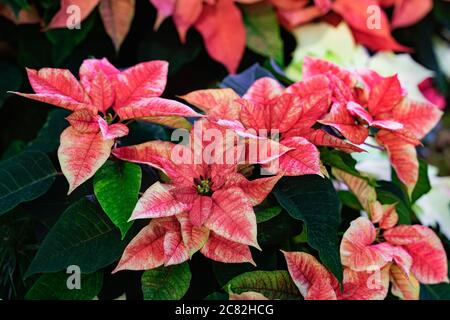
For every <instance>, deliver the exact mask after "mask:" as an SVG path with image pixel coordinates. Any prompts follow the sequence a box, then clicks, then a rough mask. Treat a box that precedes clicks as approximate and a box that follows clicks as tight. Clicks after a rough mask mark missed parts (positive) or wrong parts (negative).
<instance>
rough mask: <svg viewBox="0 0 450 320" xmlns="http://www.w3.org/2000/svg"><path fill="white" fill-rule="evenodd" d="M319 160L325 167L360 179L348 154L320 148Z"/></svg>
mask: <svg viewBox="0 0 450 320" xmlns="http://www.w3.org/2000/svg"><path fill="white" fill-rule="evenodd" d="M320 159H321V160H322V162H323V163H324V164H325V165H328V166H330V167H334V168H337V169H340V170H342V171H345V172H348V173H351V174H352V175H354V176H357V177H361V175H360V173H359V172H358V171H357V170H356V169H355V165H356V160H355V159H353V158H352V156H351V155H349V154H348V153H344V152H342V151H337V150H328V149H326V148H321V150H320Z"/></svg>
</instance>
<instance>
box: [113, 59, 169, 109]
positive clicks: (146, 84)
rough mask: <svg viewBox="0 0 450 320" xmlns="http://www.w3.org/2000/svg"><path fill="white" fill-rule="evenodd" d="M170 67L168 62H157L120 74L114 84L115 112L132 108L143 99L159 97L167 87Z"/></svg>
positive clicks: (137, 66)
mask: <svg viewBox="0 0 450 320" xmlns="http://www.w3.org/2000/svg"><path fill="white" fill-rule="evenodd" d="M168 67H169V64H168V63H167V62H166V61H161V60H155V61H149V62H143V63H139V64H137V65H135V66H133V67H131V68H128V69H127V70H125V71H123V72H121V73H120V74H118V75H117V77H116V81H114V83H113V84H114V90H115V92H116V103H115V106H114V110H116V111H118V110H119V109H120V108H122V107H124V106H132V105H133V104H134V103H135V102H136V101H139V100H141V99H143V98H149V97H159V96H160V95H161V94H162V93H163V91H164V89H165V87H166V81H167V71H168Z"/></svg>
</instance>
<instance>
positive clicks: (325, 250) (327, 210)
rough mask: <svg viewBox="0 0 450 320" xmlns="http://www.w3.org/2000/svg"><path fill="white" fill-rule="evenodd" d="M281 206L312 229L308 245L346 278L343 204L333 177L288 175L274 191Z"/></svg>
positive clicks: (339, 276) (339, 275) (337, 275)
mask: <svg viewBox="0 0 450 320" xmlns="http://www.w3.org/2000/svg"><path fill="white" fill-rule="evenodd" d="M274 194H275V196H276V198H277V200H278V202H279V203H280V205H281V206H282V207H283V208H284V209H285V210H286V211H287V212H288V213H289V214H290V215H291V216H292V217H293V218H295V219H298V220H302V221H303V222H304V223H305V224H306V227H307V229H308V244H309V245H310V246H311V247H313V248H314V249H316V250H317V251H318V252H319V256H320V259H321V260H322V262H323V263H324V264H325V265H326V266H327V267H328V269H329V270H330V271H331V272H333V274H334V275H335V276H336V278H337V279H338V280H339V281H342V277H343V275H342V264H341V259H340V255H339V247H338V239H337V229H338V227H339V225H340V223H341V214H340V212H341V205H340V202H339V197H338V195H337V193H336V190H335V189H334V187H333V184H332V182H331V181H330V180H329V179H325V178H322V177H320V176H318V175H305V176H299V177H284V178H283V179H281V180H280V181H279V182H278V184H277V186H276V188H275V191H274Z"/></svg>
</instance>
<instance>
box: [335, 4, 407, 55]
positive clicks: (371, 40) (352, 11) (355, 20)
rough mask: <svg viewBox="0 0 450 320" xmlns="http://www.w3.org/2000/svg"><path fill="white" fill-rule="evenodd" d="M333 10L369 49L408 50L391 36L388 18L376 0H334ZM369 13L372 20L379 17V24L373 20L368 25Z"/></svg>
mask: <svg viewBox="0 0 450 320" xmlns="http://www.w3.org/2000/svg"><path fill="white" fill-rule="evenodd" d="M369 7H370V8H376V9H377V11H376V12H373V11H375V10H373V11H371V10H368V8H369ZM333 10H334V11H335V12H337V13H339V14H340V15H341V16H342V17H343V18H344V20H345V21H346V22H347V23H348V24H349V25H350V27H351V28H352V31H353V35H354V36H355V38H356V40H357V41H358V42H359V43H361V44H363V45H365V46H366V47H368V48H369V49H372V50H376V51H378V50H392V51H409V48H407V47H404V46H402V45H400V44H399V43H397V41H396V40H395V39H394V38H393V37H392V35H391V28H390V25H389V21H388V18H387V16H386V14H385V13H384V11H383V10H382V9H381V8H380V7H379V5H378V1H377V0H359V1H353V0H336V1H334V2H333ZM369 14H374V16H373V17H372V18H373V20H376V19H377V18H379V19H380V20H379V21H378V22H379V25H377V23H375V21H373V22H374V23H373V25H370V23H371V21H370V20H371V19H369V18H370V17H369Z"/></svg>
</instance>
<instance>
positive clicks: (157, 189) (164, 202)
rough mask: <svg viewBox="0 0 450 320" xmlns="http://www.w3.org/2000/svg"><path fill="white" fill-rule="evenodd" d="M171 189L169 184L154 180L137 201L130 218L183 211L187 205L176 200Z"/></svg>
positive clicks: (168, 214)
mask: <svg viewBox="0 0 450 320" xmlns="http://www.w3.org/2000/svg"><path fill="white" fill-rule="evenodd" d="M172 189H173V187H172V186H171V185H167V184H163V183H160V182H159V181H157V182H155V183H154V184H153V185H151V186H150V188H148V189H147V190H146V191H145V193H144V194H143V195H142V197H141V198H140V199H139V201H138V202H137V204H136V207H135V208H134V210H133V213H132V215H131V218H130V220H135V219H148V218H161V217H168V216H173V215H176V214H179V213H182V212H184V211H185V210H186V209H187V208H188V206H187V205H186V204H184V203H181V202H179V201H177V199H176V198H175V197H174V196H173V195H172V193H171V190H172Z"/></svg>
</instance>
